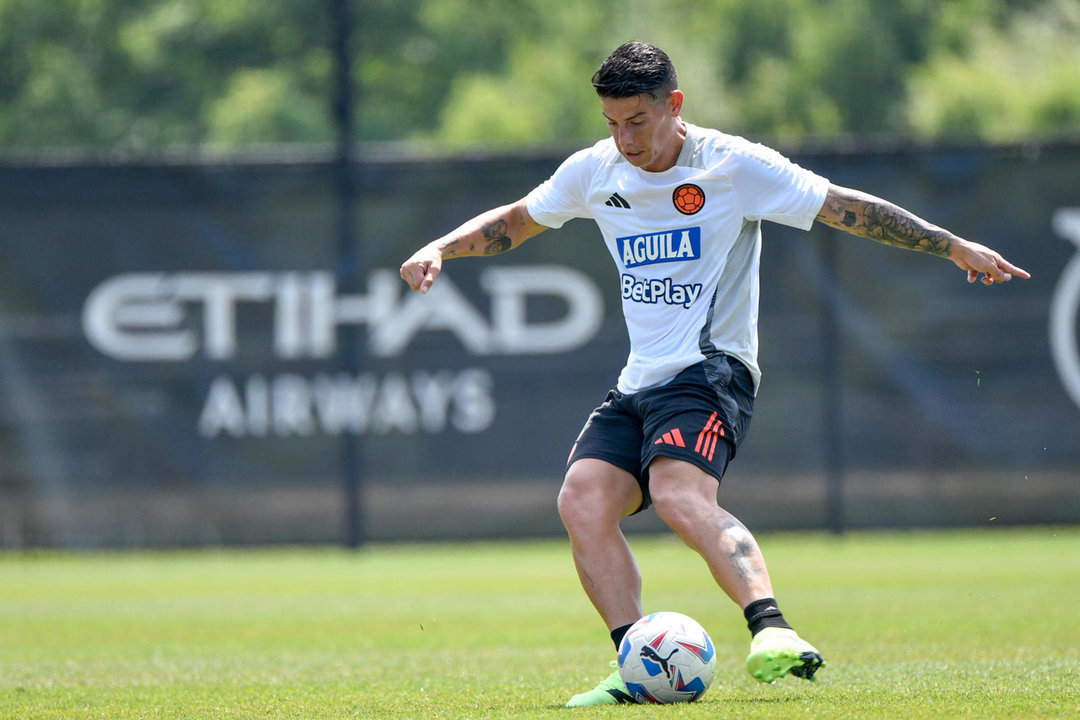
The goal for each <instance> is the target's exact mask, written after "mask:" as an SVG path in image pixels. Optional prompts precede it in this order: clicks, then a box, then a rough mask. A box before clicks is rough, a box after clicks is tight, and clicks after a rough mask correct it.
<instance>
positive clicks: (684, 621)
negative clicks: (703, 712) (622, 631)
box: [619, 612, 716, 703]
mask: <svg viewBox="0 0 1080 720" xmlns="http://www.w3.org/2000/svg"><path fill="white" fill-rule="evenodd" d="M619 675H620V676H621V677H622V680H623V682H624V683H626V690H627V692H628V693H629V694H630V695H631V696H632V697H633V698H634V699H635V700H636V701H637V702H639V703H676V702H693V701H694V700H697V699H698V698H700V697H701V696H702V695H704V694H705V691H706V690H708V689H709V685H711V684H712V680H713V676H714V675H716V650H715V649H714V648H713V644H712V639H711V638H710V637H709V634H708V633H707V632H705V628H703V627H701V625H699V624H698V623H697V622H696V621H695V620H694V619H693V618H689V617H687V616H686V615H682V614H680V613H676V612H658V613H653V614H652V615H646V616H645V617H643V618H641V619H640V620H638V621H637V622H636V623H634V624H633V625H632V626H631V627H630V630H628V631H627V633H626V636H625V637H623V639H622V642H621V643H619Z"/></svg>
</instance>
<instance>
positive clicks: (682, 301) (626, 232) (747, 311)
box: [401, 42, 1030, 706]
mask: <svg viewBox="0 0 1080 720" xmlns="http://www.w3.org/2000/svg"><path fill="white" fill-rule="evenodd" d="M592 83H593V86H594V87H595V88H596V92H597V94H598V95H599V97H600V108H601V112H602V114H603V116H604V118H605V120H606V121H607V126H608V130H609V131H610V135H611V136H610V137H609V138H606V139H604V140H602V141H600V142H598V143H597V144H596V145H594V146H592V147H591V148H587V149H585V150H581V151H579V152H577V153H575V154H574V155H572V156H571V157H570V158H568V159H567V160H566V161H565V162H564V163H563V164H562V165H561V166H560V167H559V168H558V170H556V172H555V174H554V175H552V176H551V178H550V179H548V180H547V181H546V182H544V183H543V184H541V185H540V186H539V187H537V188H535V189H534V190H533V191H532V192H530V193H529V194H528V195H527V196H526V197H524V198H522V199H521V200H518V201H517V202H515V203H512V204H510V205H505V206H503V207H499V208H496V209H493V210H490V211H488V212H486V213H483V214H481V215H479V216H477V217H476V218H473V219H472V220H469V221H468V222H466V223H465V224H463V225H462V226H460V227H458V228H457V229H455V230H454V231H452V232H450V233H449V234H447V235H445V236H443V237H441V238H439V239H437V240H434V241H433V242H431V243H429V244H428V245H426V246H424V247H423V248H421V249H420V250H418V251H417V252H416V253H415V254H414V255H413V256H412V257H410V258H409V259H408V260H406V261H405V263H404V264H403V265H402V266H401V277H402V278H403V279H404V280H405V281H406V282H407V283H408V284H409V286H410V287H411V288H412V289H413V290H419V291H420V292H427V291H428V289H430V288H431V285H432V283H433V282H435V279H436V277H437V276H438V275H439V273H440V271H441V270H442V264H443V260H444V259H447V258H454V257H462V256H468V255H490V254H494V253H501V252H505V251H507V250H510V249H512V248H514V247H517V246H518V245H520V244H521V243H523V242H525V241H526V240H527V239H529V238H531V237H532V236H534V235H536V234H537V233H539V232H541V231H543V230H545V229H547V228H558V227H560V226H562V224H563V223H565V222H566V221H567V220H569V219H571V218H576V217H584V218H592V219H593V220H594V221H595V222H596V224H597V225H598V226H599V228H600V231H601V233H602V234H603V237H604V242H605V244H606V245H607V248H608V251H609V252H610V253H611V256H612V258H613V259H614V261H615V264H616V266H617V267H618V269H619V272H620V274H621V288H622V308H623V314H624V317H625V320H626V325H627V329H628V331H629V336H630V355H629V358H628V359H627V362H626V366H625V367H624V368H623V370H622V372H621V374H620V375H619V378H618V382H617V384H616V385H615V387H614V388H613V389H612V390H611V391H610V392H609V393H608V394H607V397H606V398H605V399H604V401H603V403H602V404H601V405H600V406H599V407H597V408H596V410H594V411H593V413H592V414H591V415H590V417H589V418H588V421H587V422H586V423H585V426H584V428H583V429H582V430H581V434H580V435H579V436H578V439H577V442H576V443H575V444H574V446H573V449H572V450H571V453H570V457H569V460H568V463H567V469H566V474H565V477H564V479H563V485H562V488H561V490H560V492H559V498H558V509H559V514H560V516H561V518H562V521H563V524H564V525H565V526H566V530H567V533H568V534H569V537H570V544H571V548H572V552H573V557H574V563H575V566H576V568H577V572H578V576H579V578H580V580H581V584H582V586H583V588H584V590H585V593H586V594H587V595H588V597H589V599H590V600H591V601H592V604H593V605H594V606H595V608H596V610H597V612H598V613H599V614H600V617H601V618H602V619H603V621H604V623H605V624H606V625H607V628H608V630H609V631H610V633H611V639H612V640H613V641H614V643H615V647H616V648H618V646H619V642H620V640H621V639H622V637H623V635H625V634H626V631H627V629H628V628H629V627H630V625H631V624H633V623H634V621H636V620H637V619H638V618H640V617H641V616H642V615H643V614H644V612H643V609H642V604H641V577H640V574H639V572H638V568H637V564H636V562H635V560H634V556H633V554H632V552H631V550H630V547H629V545H628V544H627V541H626V538H625V537H624V535H623V533H622V530H621V529H620V521H621V520H622V518H624V517H626V516H628V515H631V514H633V513H637V512H640V511H642V510H643V509H645V508H647V507H649V506H650V505H652V507H654V508H655V511H656V513H657V515H658V516H659V517H660V518H661V519H662V520H663V521H664V522H665V523H666V524H667V525H668V526H669V527H670V528H671V529H672V530H673V531H674V532H675V533H676V534H677V535H678V536H679V537H680V538H682V540H683V541H684V542H685V543H686V544H687V545H689V546H690V547H691V548H693V549H694V550H696V551H697V552H698V553H699V554H700V555H701V557H702V558H703V559H704V560H705V563H706V564H707V565H708V568H709V570H710V571H711V573H712V576H713V577H714V578H715V580H716V582H717V584H718V585H719V586H720V587H721V588H722V589H723V591H724V592H725V593H726V594H727V595H728V596H729V597H730V598H731V599H732V600H733V601H735V602H736V603H737V604H738V605H739V607H741V608H742V609H743V611H744V614H745V617H746V621H747V624H748V627H749V629H750V633H751V636H752V640H751V644H750V654H749V656H748V657H747V660H746V667H747V670H748V671H749V672H750V674H751V675H752V676H753V677H755V678H757V679H758V680H761V681H764V682H772V681H773V680H775V679H776V678H778V677H782V676H783V675H786V674H788V673H791V674H792V675H794V676H797V677H800V678H804V679H807V680H812V679H813V678H814V674H815V672H817V670H818V669H819V668H820V667H822V666H823V665H824V664H825V662H824V660H823V659H822V656H821V653H819V652H818V651H817V649H816V648H814V646H812V645H811V644H810V643H808V642H806V641H805V640H803V639H802V638H801V637H799V635H798V634H796V632H795V631H794V630H793V629H792V628H791V626H790V625H789V624H788V622H787V621H786V620H785V618H784V616H783V614H782V613H781V612H780V609H779V606H778V604H777V602H776V599H775V598H774V597H773V589H772V585H771V582H770V579H769V574H768V572H767V570H766V568H765V561H764V560H763V558H762V555H761V551H760V550H759V549H758V545H757V542H756V541H755V540H754V537H753V535H751V534H750V532H749V531H748V530H747V529H746V527H745V526H744V525H743V524H742V523H740V522H739V521H738V520H737V519H736V518H735V517H733V516H732V515H731V514H730V513H728V512H727V511H726V510H724V509H723V508H721V507H720V506H719V505H718V503H717V494H718V489H719V483H720V480H721V478H723V476H724V471H725V469H726V468H727V465H728V463H729V462H730V461H731V459H732V458H733V457H734V455H735V451H736V448H737V447H738V446H739V443H740V442H741V441H742V439H743V437H744V436H745V434H746V431H747V427H748V425H749V423H750V417H751V414H752V412H753V406H754V397H755V395H756V393H757V389H758V382H759V379H760V375H761V374H760V371H759V369H758V364H757V320H758V292H759V289H758V261H759V254H760V244H761V221H762V220H770V221H772V222H778V223H783V224H785V225H790V226H793V227H798V228H802V229H804V230H806V229H809V228H810V226H811V225H812V224H813V222H814V220H818V221H819V222H822V223H825V224H826V225H831V226H832V227H835V228H838V229H840V230H844V231H846V232H849V233H852V234H854V235H858V236H861V237H866V238H871V239H873V240H877V241H879V242H882V243H884V244H886V245H892V246H895V247H900V248H907V249H910V250H917V251H921V252H926V253H930V254H932V255H937V256H939V257H943V258H947V259H949V260H951V261H952V262H953V263H955V264H956V265H957V266H959V268H960V269H961V270H964V271H966V273H967V280H968V282H975V281H976V280H980V279H981V282H983V283H984V284H986V285H993V284H995V283H1003V282H1008V281H1009V280H1010V279H1012V278H1013V277H1022V278H1027V277H1030V276H1029V274H1028V273H1027V272H1026V271H1024V270H1022V269H1021V268H1019V267H1016V266H1015V265H1013V264H1011V263H1009V262H1008V261H1006V260H1005V259H1004V258H1003V257H1002V256H1001V255H1000V254H998V253H997V252H995V251H993V250H991V249H989V248H987V247H985V246H983V245H979V244H977V243H974V242H970V241H968V240H965V239H963V238H960V237H957V236H956V235H954V234H952V233H950V232H949V231H947V230H944V229H942V228H940V227H936V226H934V225H931V224H930V223H927V222H925V221H924V220H921V219H920V218H918V217H916V216H915V215H913V214H911V213H910V212H908V211H906V210H904V209H902V208H899V207H897V206H896V205H893V204H891V203H888V202H886V201H884V200H881V199H879V198H877V197H873V196H871V195H868V194H865V193H862V192H859V191H856V190H851V189H848V188H844V187H838V186H836V185H832V184H830V183H829V182H828V181H827V180H826V179H824V178H822V177H820V176H818V175H816V174H814V173H812V172H810V171H808V170H804V169H803V168H801V167H799V166H798V165H795V164H793V163H791V162H790V161H788V160H787V159H786V158H784V157H783V156H781V155H780V154H778V153H776V152H774V151H773V150H770V149H768V148H765V147H762V146H761V145H757V144H753V143H751V142H749V141H747V140H744V139H742V138H739V137H733V136H730V135H726V134H724V133H722V132H719V131H717V130H711V129H706V128H702V127H697V126H695V125H691V124H690V123H688V122H685V121H684V120H683V119H682V117H681V112H682V107H683V93H682V92H681V91H680V90H679V89H678V78H677V75H676V72H675V68H674V67H673V66H672V64H671V61H670V60H669V58H668V56H667V55H666V54H665V53H664V52H663V51H662V50H660V49H659V48H656V47H654V46H652V45H648V44H645V43H640V42H632V43H627V44H625V45H622V46H621V47H619V48H618V49H616V50H615V51H614V52H613V53H612V54H611V55H610V56H609V57H608V58H607V59H606V60H604V62H603V63H602V64H601V66H600V68H599V70H597V72H596V74H595V75H594V76H593V78H592ZM631 700H632V699H631V698H630V696H629V695H628V694H627V692H626V687H625V685H623V683H622V681H621V680H620V678H619V674H618V672H617V671H616V672H612V673H611V674H610V676H608V677H607V678H606V679H605V680H603V681H602V682H601V683H600V684H599V685H598V686H597V687H596V688H594V689H593V690H590V691H588V692H584V693H581V694H579V695H575V696H574V697H573V698H571V700H570V702H569V703H568V705H570V706H581V705H600V704H613V703H619V702H628V701H631Z"/></svg>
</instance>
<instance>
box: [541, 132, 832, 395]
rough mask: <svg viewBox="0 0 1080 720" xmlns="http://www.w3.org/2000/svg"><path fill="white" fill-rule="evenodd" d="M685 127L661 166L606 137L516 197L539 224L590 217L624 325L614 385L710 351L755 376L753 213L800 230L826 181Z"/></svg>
mask: <svg viewBox="0 0 1080 720" xmlns="http://www.w3.org/2000/svg"><path fill="white" fill-rule="evenodd" d="M686 127H687V134H686V141H685V142H684V144H683V147H682V151H681V152H680V154H679V158H678V160H677V161H676V163H675V166H674V167H672V168H670V169H668V170H664V171H662V172H647V171H645V170H641V169H639V168H636V167H634V166H633V165H631V164H630V163H629V162H627V160H626V158H624V157H623V156H622V155H621V154H620V153H619V151H618V150H617V149H616V147H615V142H614V140H612V139H611V138H607V139H605V140H602V141H600V142H598V143H597V144H596V145H594V146H592V147H591V148H587V149H585V150H581V151H579V152H577V153H575V154H573V155H571V156H570V157H569V158H567V160H566V161H565V162H563V164H562V165H561V166H560V167H559V169H558V170H556V171H555V174H554V175H552V176H551V178H550V179H548V180H547V181H546V182H544V183H543V184H542V185H540V186H539V187H537V188H536V189H534V190H533V191H532V192H530V193H529V195H528V196H527V197H526V206H527V208H528V211H529V215H531V216H532V219H533V220H534V221H536V222H537V223H539V224H541V225H544V226H547V227H552V228H557V227H561V226H562V225H563V223H565V222H566V221H567V220H570V219H571V218H592V219H593V220H595V221H596V224H597V225H599V226H600V232H601V233H602V234H603V236H604V242H605V244H606V245H607V248H608V251H609V252H610V253H611V256H612V258H613V259H614V260H615V264H616V265H617V266H618V268H619V272H620V275H621V277H620V284H621V287H622V308H623V316H624V317H625V319H626V327H627V330H628V332H629V335H630V356H629V358H628V359H627V361H626V366H625V367H624V368H623V370H622V372H621V373H620V375H619V381H618V385H617V387H618V389H619V391H620V392H623V393H628V394H629V393H635V392H639V391H641V390H645V389H648V388H652V387H657V386H659V385H663V384H665V383H667V382H670V381H671V380H672V379H673V378H674V377H675V376H676V375H678V374H679V373H680V372H682V371H683V370H684V369H686V368H687V367H689V366H691V365H693V364H695V363H697V362H700V361H701V360H702V359H704V358H705V357H706V356H707V355H715V354H717V353H718V352H724V353H727V354H728V355H732V356H734V357H736V358H738V359H739V360H741V361H742V362H743V363H745V364H746V366H747V367H748V368H749V369H750V372H751V374H752V375H753V377H754V387H755V388H756V387H757V385H758V382H759V381H760V378H761V371H760V369H759V368H758V364H757V353H758V337H757V335H758V333H757V325H758V294H759V289H758V265H759V260H760V255H761V221H762V220H772V221H773V222H778V223H783V224H785V225H790V226H792V227H797V228H801V229H803V230H808V229H810V226H811V225H812V224H813V222H814V218H815V217H816V215H817V213H818V212H819V211H820V210H821V206H822V205H823V204H824V202H825V195H826V193H827V192H828V188H829V182H828V181H827V180H826V179H824V178H822V177H820V176H818V175H816V174H814V173H812V172H810V171H808V170H804V169H803V168H801V167H799V166H798V165H796V164H794V163H792V162H791V161H789V160H787V159H786V158H784V157H783V156H782V155H780V154H779V153H777V152H776V151H774V150H770V149H769V148H766V147H764V146H762V145H757V144H755V143H751V142H750V141H748V140H745V139H743V138H740V137H734V136H731V135H725V134H724V133H721V132H719V131H716V130H709V129H705V128H699V127H696V126H694V125H690V124H689V123H687V124H686ZM677 202H679V203H681V204H682V209H681V210H680V208H679V207H678V206H677V204H676V203H677Z"/></svg>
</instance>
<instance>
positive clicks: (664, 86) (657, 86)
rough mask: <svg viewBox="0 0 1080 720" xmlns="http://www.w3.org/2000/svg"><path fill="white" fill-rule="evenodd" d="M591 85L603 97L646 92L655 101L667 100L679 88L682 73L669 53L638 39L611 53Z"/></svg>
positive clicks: (632, 95)
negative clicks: (679, 73) (677, 70)
mask: <svg viewBox="0 0 1080 720" xmlns="http://www.w3.org/2000/svg"><path fill="white" fill-rule="evenodd" d="M592 85H593V87H594V88H596V94H597V95H599V96H600V97H602V98H605V97H610V98H625V97H634V96H635V95H640V94H642V93H645V94H646V95H648V96H649V97H651V98H652V99H653V100H654V101H656V100H666V99H667V98H668V96H669V95H671V91H672V90H675V89H676V88H678V87H679V76H678V74H677V73H676V72H675V66H674V65H672V64H671V58H669V57H668V56H667V53H665V52H664V51H663V50H661V49H660V48H658V47H656V46H655V45H650V44H648V43H643V42H636V41H635V42H628V43H623V44H622V45H620V46H619V47H617V48H616V49H615V52H613V53H611V54H610V55H608V57H607V59H606V60H604V62H602V63H601V64H600V69H599V70H597V71H596V73H595V74H594V75H593V76H592Z"/></svg>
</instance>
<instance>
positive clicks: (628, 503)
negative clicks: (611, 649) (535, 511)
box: [558, 458, 644, 707]
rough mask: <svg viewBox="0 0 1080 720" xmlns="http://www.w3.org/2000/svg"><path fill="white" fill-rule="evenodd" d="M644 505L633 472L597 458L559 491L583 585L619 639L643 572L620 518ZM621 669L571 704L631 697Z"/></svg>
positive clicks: (633, 610) (635, 611) (577, 465)
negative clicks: (620, 523) (620, 673)
mask: <svg viewBox="0 0 1080 720" xmlns="http://www.w3.org/2000/svg"><path fill="white" fill-rule="evenodd" d="M640 505H641V490H640V488H639V486H638V482H637V480H636V478H635V477H634V476H633V475H631V474H630V473H629V472H627V471H625V470H622V469H620V468H618V467H615V466H614V465H612V464H610V463H608V462H605V461H603V460H599V459H596V458H581V459H579V460H576V461H574V462H573V464H571V465H570V467H569V468H568V469H567V472H566V477H565V478H564V480H563V485H562V489H561V490H560V491H559V502H558V506H559V515H560V517H561V518H562V521H563V525H564V526H565V527H566V531H567V534H568V535H569V536H570V546H571V549H572V551H573V555H574V566H575V567H576V568H577V573H578V577H579V578H580V580H581V586H582V587H583V588H584V590H585V594H586V595H588V597H589V600H590V601H591V602H592V604H593V607H595V608H596V611H597V612H598V613H599V614H600V617H601V618H602V619H603V620H604V623H605V624H606V625H607V628H608V630H609V631H611V632H612V640H615V641H616V646H617V645H618V642H617V640H618V638H616V632H617V629H619V628H622V632H623V633H625V628H626V626H628V625H630V624H632V623H633V622H635V621H636V620H637V619H638V618H640V617H641V616H642V615H643V614H644V613H643V612H642V610H641V574H640V572H639V571H638V566H637V562H636V561H635V560H634V555H633V553H632V552H631V551H630V546H629V544H627V542H626V537H625V536H624V535H623V532H622V529H621V528H620V527H619V522H620V521H621V520H622V519H623V518H624V517H626V516H627V515H629V514H631V513H633V512H634V511H635V510H637V508H638V507H640ZM631 701H632V698H631V697H630V695H629V693H627V692H626V685H625V684H624V683H623V681H622V679H621V678H620V677H619V673H618V671H617V670H616V671H614V672H612V673H611V674H610V675H608V677H607V678H605V679H604V680H603V681H601V682H600V684H599V685H597V686H596V687H594V688H593V689H592V690H589V691H587V692H584V693H580V694H578V695H575V696H574V697H572V698H571V699H570V701H569V702H568V703H567V706H568V707H581V706H589V705H610V704H615V703H623V702H631Z"/></svg>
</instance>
